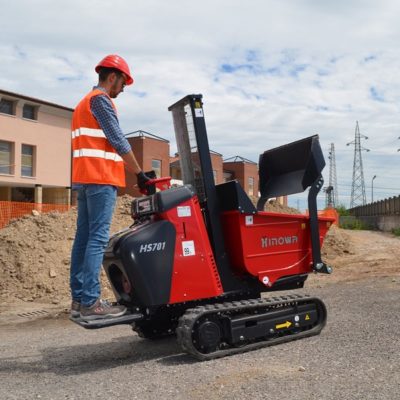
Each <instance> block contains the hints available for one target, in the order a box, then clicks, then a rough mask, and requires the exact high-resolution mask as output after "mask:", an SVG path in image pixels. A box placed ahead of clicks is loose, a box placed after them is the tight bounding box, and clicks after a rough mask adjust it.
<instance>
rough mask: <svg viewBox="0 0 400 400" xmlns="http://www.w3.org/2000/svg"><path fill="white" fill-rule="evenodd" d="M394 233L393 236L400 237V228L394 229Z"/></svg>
mask: <svg viewBox="0 0 400 400" xmlns="http://www.w3.org/2000/svg"><path fill="white" fill-rule="evenodd" d="M392 233H393V235H395V236H400V228H395V229H392Z"/></svg>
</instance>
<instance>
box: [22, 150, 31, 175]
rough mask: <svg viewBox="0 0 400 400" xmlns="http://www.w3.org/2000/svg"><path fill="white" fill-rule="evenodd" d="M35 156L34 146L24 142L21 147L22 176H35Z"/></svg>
mask: <svg viewBox="0 0 400 400" xmlns="http://www.w3.org/2000/svg"><path fill="white" fill-rule="evenodd" d="M33 157H34V147H33V146H30V145H28V144H23V145H22V149H21V176H28V177H29V176H34V170H33Z"/></svg>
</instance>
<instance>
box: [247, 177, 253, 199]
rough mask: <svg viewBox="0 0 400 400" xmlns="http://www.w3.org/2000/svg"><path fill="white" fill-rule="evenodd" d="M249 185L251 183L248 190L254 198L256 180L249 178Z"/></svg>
mask: <svg viewBox="0 0 400 400" xmlns="http://www.w3.org/2000/svg"><path fill="white" fill-rule="evenodd" d="M248 183H249V190H248V193H249V196H254V178H253V177H251V176H249V180H248Z"/></svg>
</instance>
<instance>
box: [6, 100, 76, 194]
mask: <svg viewBox="0 0 400 400" xmlns="http://www.w3.org/2000/svg"><path fill="white" fill-rule="evenodd" d="M0 97H4V98H7V99H10V100H18V103H17V108H16V115H7V114H1V113H0V140H5V141H9V142H12V143H13V144H14V163H15V165H14V174H13V175H4V174H0V185H2V186H4V185H11V186H31V187H32V186H34V185H37V184H40V185H43V186H56V187H64V188H65V187H67V186H70V176H71V130H70V125H71V117H72V111H69V110H67V109H63V108H57V107H52V106H50V105H47V104H41V103H39V102H38V103H35V102H33V101H29V100H25V99H23V98H18V97H14V98H13V97H10V96H1V93H0ZM25 103H27V104H31V105H34V106H38V107H39V109H38V117H37V120H35V121H34V120H28V119H23V118H22V107H23V105H24V104H25ZM22 144H27V145H31V146H35V150H36V154H35V156H34V160H35V161H34V165H35V169H34V175H35V176H34V177H22V176H21V145H22Z"/></svg>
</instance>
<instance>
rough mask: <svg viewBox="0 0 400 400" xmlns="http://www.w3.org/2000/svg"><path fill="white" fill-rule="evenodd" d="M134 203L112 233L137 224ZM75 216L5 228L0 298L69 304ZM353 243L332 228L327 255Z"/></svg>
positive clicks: (121, 205) (36, 218) (124, 206)
mask: <svg viewBox="0 0 400 400" xmlns="http://www.w3.org/2000/svg"><path fill="white" fill-rule="evenodd" d="M131 201H132V198H131V197H130V196H128V195H125V196H122V197H119V198H118V200H117V204H116V208H115V212H114V216H113V221H112V225H111V233H115V232H118V231H119V230H121V229H124V228H126V227H128V226H129V225H131V224H132V219H131V216H130V208H131ZM266 210H267V211H272V212H285V213H290V214H295V213H296V214H298V213H299V212H298V210H295V209H291V208H289V207H285V206H282V205H281V204H279V203H277V202H270V203H268V204H267V206H266ZM36 214H37V213H36ZM76 217H77V212H76V209H71V210H70V211H69V212H66V213H57V212H54V213H48V214H38V215H29V216H25V217H22V218H20V219H17V220H14V221H13V222H11V223H10V224H9V225H8V226H7V227H5V228H3V229H1V230H0V302H4V303H7V302H8V303H9V302H12V299H20V300H22V301H25V302H26V301H29V302H38V303H47V304H49V303H53V304H67V303H68V302H69V299H70V293H69V268H70V257H71V247H72V243H73V240H74V236H75V229H76ZM350 246H351V244H350V240H349V238H348V237H347V235H346V234H345V233H344V232H343V231H342V230H340V229H338V228H336V227H333V228H332V229H331V231H330V233H329V234H328V236H327V239H326V241H325V244H324V247H323V254H324V255H325V256H327V257H330V258H332V257H335V256H336V255H339V254H343V253H346V252H349V248H350ZM102 290H103V293H102V295H103V297H104V298H110V299H113V294H112V291H111V290H110V288H109V286H108V283H107V280H106V279H105V276H104V273H102Z"/></svg>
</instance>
